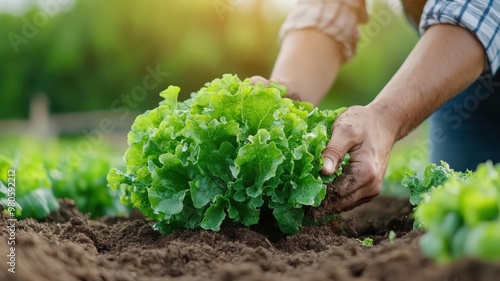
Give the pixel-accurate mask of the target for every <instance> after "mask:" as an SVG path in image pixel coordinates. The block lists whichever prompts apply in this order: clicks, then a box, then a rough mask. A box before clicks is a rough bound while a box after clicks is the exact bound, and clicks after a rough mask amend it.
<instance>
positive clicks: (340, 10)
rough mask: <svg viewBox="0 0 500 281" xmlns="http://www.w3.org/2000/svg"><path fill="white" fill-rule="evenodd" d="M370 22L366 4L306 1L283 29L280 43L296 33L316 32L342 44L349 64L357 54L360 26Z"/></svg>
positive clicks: (344, 0) (346, 0)
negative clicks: (309, 29) (302, 30)
mask: <svg viewBox="0 0 500 281" xmlns="http://www.w3.org/2000/svg"><path fill="white" fill-rule="evenodd" d="M366 21H367V15H366V9H365V6H364V1H362V0H360V1H358V0H330V1H328V0H302V1H299V3H298V4H297V5H296V6H295V8H294V9H293V10H292V11H291V12H290V14H288V17H287V18H286V20H285V22H284V23H283V25H282V26H281V30H280V41H282V40H283V38H284V37H285V36H286V35H287V34H288V33H289V32H291V31H293V30H299V29H305V28H315V29H318V30H320V31H321V32H323V33H325V34H326V35H329V36H330V37H332V38H333V39H334V40H336V41H337V42H338V43H340V45H341V47H342V53H343V57H344V61H347V60H349V59H351V58H352V57H353V56H354V54H355V53H356V44H357V42H358V39H359V31H358V24H359V23H363V22H366Z"/></svg>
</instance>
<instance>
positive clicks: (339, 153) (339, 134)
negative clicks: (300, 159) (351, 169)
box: [321, 127, 355, 176]
mask: <svg viewBox="0 0 500 281" xmlns="http://www.w3.org/2000/svg"><path fill="white" fill-rule="evenodd" d="M348 135H350V134H348V133H346V132H345V130H342V128H339V127H337V129H334V130H333V131H332V138H331V139H330V142H328V145H327V146H326V148H325V149H324V150H323V153H322V154H321V155H322V156H323V159H325V162H324V163H323V167H322V169H321V173H322V174H323V175H325V176H331V175H333V173H335V171H336V170H337V166H338V164H339V162H341V161H342V159H343V158H344V155H345V154H346V153H347V152H348V151H349V150H350V149H351V148H352V147H353V146H354V145H355V142H354V140H353V139H352V138H349V137H348Z"/></svg>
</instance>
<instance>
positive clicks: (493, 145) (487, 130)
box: [429, 71, 500, 171]
mask: <svg viewBox="0 0 500 281" xmlns="http://www.w3.org/2000/svg"><path fill="white" fill-rule="evenodd" d="M430 125H431V126H430V132H429V142H430V156H431V161H432V162H434V163H439V162H440V160H444V161H446V162H448V163H449V164H450V167H452V168H453V169H455V170H459V171H465V170H467V169H469V170H475V169H476V167H477V165H478V164H479V163H481V162H485V161H487V160H492V161H493V162H494V163H500V71H498V73H497V74H496V75H495V76H494V77H491V76H490V77H486V78H480V79H478V80H477V81H475V82H474V83H473V84H472V85H471V86H469V87H468V88H467V89H465V90H464V91H463V92H462V93H460V94H459V95H458V96H456V97H454V98H453V99H451V100H450V101H448V102H447V103H446V104H444V105H443V106H441V107H440V108H439V109H438V110H437V111H436V112H435V113H434V114H433V115H432V116H431V117H430Z"/></svg>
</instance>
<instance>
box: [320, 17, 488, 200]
mask: <svg viewBox="0 0 500 281" xmlns="http://www.w3.org/2000/svg"><path fill="white" fill-rule="evenodd" d="M484 62H485V54H484V48H483V46H482V45H481V44H480V43H479V41H477V39H476V38H475V37H474V36H473V35H472V34H471V33H470V32H469V31H468V30H466V29H463V28H462V27H458V26H453V25H445V24H439V25H435V26H432V27H431V28H429V29H428V30H427V32H426V33H425V34H424V35H423V36H422V38H421V39H420V41H419V42H418V43H417V45H416V46H415V48H414V49H413V51H412V52H411V54H410V55H409V56H408V58H407V59H406V61H405V62H404V64H403V65H402V66H401V68H400V69H399V70H398V72H397V73H396V74H395V75H394V77H393V78H392V79H391V81H390V82H389V83H388V84H387V85H386V87H385V88H384V89H383V90H382V91H381V93H380V94H379V95H378V96H377V98H376V99H375V100H374V101H373V102H371V103H370V104H369V105H367V106H364V107H362V106H356V107H351V108H350V109H348V110H347V111H346V112H344V114H342V115H341V116H340V117H339V118H338V119H337V121H336V122H335V124H334V125H333V128H332V130H333V136H332V139H331V141H330V143H329V145H328V147H327V148H326V149H325V151H324V152H323V157H324V158H325V164H324V166H323V173H325V174H332V173H333V172H334V170H335V167H336V166H337V164H338V163H339V161H340V159H341V157H342V156H343V155H344V154H345V153H346V152H349V153H350V155H351V164H350V169H349V172H348V173H344V174H343V175H342V176H341V177H340V179H339V180H338V181H337V182H336V186H335V190H336V193H337V197H339V198H340V200H339V202H338V205H337V207H338V210H344V209H350V208H353V207H355V206H357V205H360V204H362V203H365V202H367V201H369V200H370V199H372V198H373V197H375V196H377V195H378V194H379V192H380V188H381V185H382V180H383V177H384V174H385V170H386V168H387V161H388V159H389V154H390V151H391V149H392V146H393V144H394V143H395V142H396V141H397V140H399V139H401V138H402V137H404V136H405V135H406V134H408V133H409V132H410V131H411V130H413V129H414V128H415V127H416V126H417V125H418V124H420V123H421V122H422V121H423V120H424V119H425V118H427V117H428V116H429V115H430V114H431V113H432V112H433V111H435V110H436V109H437V108H438V107H439V106H441V105H442V104H443V103H445V102H446V101H447V100H449V99H450V98H452V97H453V96H455V95H457V94H458V93H459V92H460V91H461V90H463V89H464V88H466V87H467V86H468V85H469V84H470V83H472V82H473V81H474V80H475V79H477V78H478V76H479V75H480V73H481V71H482V70H483V69H484Z"/></svg>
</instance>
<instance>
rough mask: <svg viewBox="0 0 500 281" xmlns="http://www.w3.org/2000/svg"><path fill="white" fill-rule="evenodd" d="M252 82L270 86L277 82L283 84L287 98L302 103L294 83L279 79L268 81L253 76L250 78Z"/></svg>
mask: <svg viewBox="0 0 500 281" xmlns="http://www.w3.org/2000/svg"><path fill="white" fill-rule="evenodd" d="M250 81H252V84H257V83H262V84H264V85H268V84H269V83H271V82H277V83H280V84H282V85H283V86H285V87H286V96H285V97H287V98H289V99H292V100H297V101H302V100H301V98H300V97H299V95H298V94H297V93H296V92H295V91H294V87H293V86H292V85H291V84H292V83H291V82H289V81H284V80H277V79H266V78H264V77H262V76H258V75H256V76H252V77H250Z"/></svg>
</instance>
